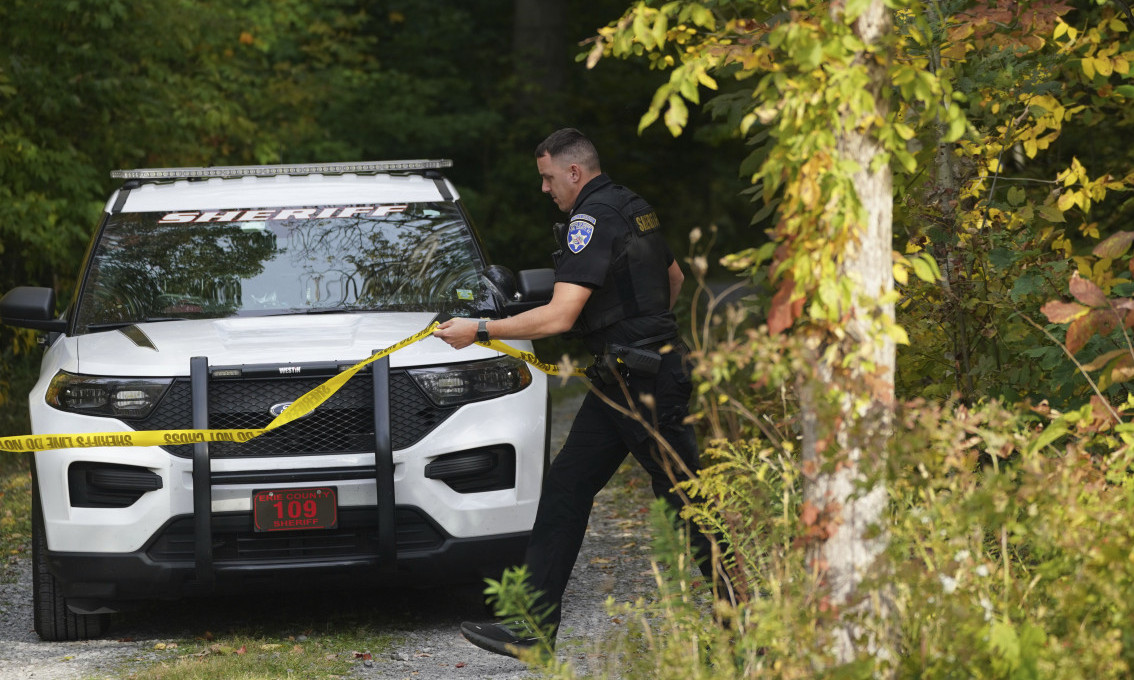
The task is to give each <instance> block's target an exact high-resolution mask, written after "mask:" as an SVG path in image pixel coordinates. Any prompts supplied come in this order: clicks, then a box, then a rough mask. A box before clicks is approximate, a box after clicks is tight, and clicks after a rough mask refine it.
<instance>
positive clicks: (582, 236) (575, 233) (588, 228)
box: [567, 214, 595, 253]
mask: <svg viewBox="0 0 1134 680" xmlns="http://www.w3.org/2000/svg"><path fill="white" fill-rule="evenodd" d="M594 222H595V218H593V217H591V216H590V215H581V214H580V215H575V216H574V217H573V218H571V225H570V226H569V227H568V228H567V247H568V248H570V249H571V252H572V253H579V252H582V250H583V248H586V247H587V244H588V243H590V242H591V235H592V234H594V233H595V224H594Z"/></svg>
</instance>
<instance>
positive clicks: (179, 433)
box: [0, 321, 584, 453]
mask: <svg viewBox="0 0 1134 680" xmlns="http://www.w3.org/2000/svg"><path fill="white" fill-rule="evenodd" d="M437 326H438V323H437V322H436V321H434V322H433V323H431V324H430V325H429V326H428V327H427V328H425V329H423V330H421V331H418V332H417V333H414V334H413V335H411V336H409V337H408V338H405V339H404V340H399V341H398V342H395V343H394V344H392V345H390V346H389V347H387V348H386V349H383V350H379V351H378V352H375V353H374V354H373V355H371V356H370V357H369V358H367V359H364V360H362V361H360V362H358V363H357V364H355V365H354V366H351V367H350V368H348V369H347V370H345V371H343V372H341V373H339V374H338V375H336V376H334V377H332V378H331V379H329V380H327V381H326V382H324V383H322V384H320V385H318V386H316V387H315V388H313V389H312V390H310V391H309V392H307V393H306V394H304V395H303V396H301V397H299V398H298V399H296V400H295V401H293V402H292V404H291V406H288V407H287V408H286V409H285V410H284V412H283V413H281V414H279V415H278V416H276V417H275V419H274V420H272V422H270V423H268V424H267V426H265V427H263V428H260V429H242V430H135V431H128V432H92V433H86V434H39V435H24V436H19V437H0V451H8V452H10V453H29V452H34V451H47V450H50V449H81V448H92V447H96V446H170V445H179V444H196V443H198V442H246V441H248V440H249V439H255V438H256V437H259V436H260V435H262V434H264V433H265V432H268V431H270V430H274V429H276V428H277V427H280V426H282V425H286V424H288V423H290V422H291V421H293V420H296V419H298V418H301V417H303V416H305V415H307V414H308V413H310V412H312V411H314V410H315V409H316V408H318V407H319V405H320V404H322V403H323V402H325V401H327V399H330V398H331V395H333V394H334V393H335V392H338V391H339V389H341V388H342V386H343V385H345V384H346V382H347V381H348V380H350V379H351V378H353V377H354V376H355V374H356V373H358V372H359V371H360V370H362V369H363V368H365V367H366V366H367V365H369V364H371V363H373V362H375V361H377V360H378V359H381V358H382V357H384V356H387V355H389V354H393V353H394V352H396V351H398V350H399V349H402V348H403V347H408V346H409V345H412V344H413V343H415V342H418V341H419V340H422V339H424V338H427V337H429V336H430V335H432V334H433V329H434V328H436V327H437ZM477 344H478V345H481V346H484V347H487V348H489V349H494V350H496V351H498V352H502V353H504V354H507V355H509V356H511V357H515V358H517V359H520V360H522V361H526V362H527V363H529V364H531V365H532V366H534V367H535V368H537V369H539V370H540V371H543V372H544V373H547V374H548V375H558V374H559V372H560V371H559V367H558V366H556V365H555V364H549V363H546V362H543V361H540V360H539V359H537V358H536V356H535V355H534V354H532V353H531V352H521V351H520V350H518V349H516V348H515V347H511V346H509V345H505V344H504V343H502V342H500V341H499V340H490V341H488V342H478V343H477ZM571 375H576V376H582V375H584V373H583V371H582V369H575V370H574V371H572V372H571Z"/></svg>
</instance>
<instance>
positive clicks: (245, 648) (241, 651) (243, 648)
mask: <svg viewBox="0 0 1134 680" xmlns="http://www.w3.org/2000/svg"><path fill="white" fill-rule="evenodd" d="M247 652H248V645H240V649H238V650H236V654H237V655H238V656H239V655H241V654H245V653H247Z"/></svg>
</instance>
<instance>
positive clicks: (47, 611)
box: [32, 479, 110, 642]
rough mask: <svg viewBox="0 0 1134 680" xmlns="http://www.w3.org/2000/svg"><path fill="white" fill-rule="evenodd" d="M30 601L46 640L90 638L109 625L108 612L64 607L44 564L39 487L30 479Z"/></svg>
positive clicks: (38, 631)
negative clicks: (80, 610)
mask: <svg viewBox="0 0 1134 680" xmlns="http://www.w3.org/2000/svg"><path fill="white" fill-rule="evenodd" d="M32 604H33V611H34V619H35V632H36V634H37V635H39V637H40V639H42V640H46V641H48V642H63V641H68V640H90V639H93V638H97V637H101V636H102V635H103V634H104V633H106V629H107V628H108V627H109V626H110V615H109V614H76V613H74V612H72V611H71V610H70V609H68V608H67V600H66V599H65V598H64V597H63V595H62V594H61V593H60V588H59V584H58V583H57V582H56V580H55V577H54V576H52V574H51V570H49V569H48V568H47V534H46V532H45V531H44V527H43V508H42V507H40V503H39V487H38V486H37V484H36V481H35V480H34V479H33V480H32Z"/></svg>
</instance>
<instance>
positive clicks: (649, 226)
mask: <svg viewBox="0 0 1134 680" xmlns="http://www.w3.org/2000/svg"><path fill="white" fill-rule="evenodd" d="M634 223H635V224H637V225H638V233H639V234H645V233H648V232H651V231H653V230H654V229H657V228H658V227H659V226H661V224H660V223H659V222H658V214H657V213H656V212H648V213H646V214H645V215H638V216H636V217H635V218H634Z"/></svg>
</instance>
